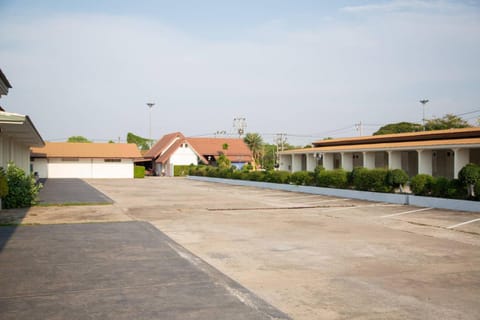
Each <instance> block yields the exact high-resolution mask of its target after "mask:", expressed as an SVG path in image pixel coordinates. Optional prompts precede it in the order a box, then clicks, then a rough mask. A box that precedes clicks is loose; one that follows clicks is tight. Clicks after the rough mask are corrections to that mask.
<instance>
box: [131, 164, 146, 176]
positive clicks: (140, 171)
mask: <svg viewBox="0 0 480 320" xmlns="http://www.w3.org/2000/svg"><path fill="white" fill-rule="evenodd" d="M133 177H134V178H135V179H143V178H145V167H144V166H135V167H133Z"/></svg>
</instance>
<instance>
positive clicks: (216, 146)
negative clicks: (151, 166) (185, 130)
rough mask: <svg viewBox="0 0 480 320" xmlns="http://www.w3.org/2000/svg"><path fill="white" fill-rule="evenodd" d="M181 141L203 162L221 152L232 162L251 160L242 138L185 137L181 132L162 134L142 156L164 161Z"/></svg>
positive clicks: (250, 154) (159, 161)
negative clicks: (224, 147)
mask: <svg viewBox="0 0 480 320" xmlns="http://www.w3.org/2000/svg"><path fill="white" fill-rule="evenodd" d="M182 143H186V144H188V145H189V147H190V148H191V149H192V150H193V152H195V153H196V154H197V156H198V157H199V158H200V160H201V161H202V162H204V163H208V160H207V156H213V157H218V156H219V155H220V154H222V153H223V154H224V155H225V156H227V158H228V159H229V160H230V161H232V162H251V161H253V157H252V152H251V151H250V149H249V148H248V146H247V145H246V144H245V142H243V140H242V139H234V138H185V136H184V135H183V134H182V133H181V132H174V133H169V134H166V135H164V136H163V137H162V138H161V139H160V140H159V141H158V142H157V143H156V144H155V145H154V146H153V147H152V149H150V150H149V151H148V152H147V153H146V154H145V155H144V157H145V158H150V159H154V160H155V162H157V163H165V162H167V161H168V159H170V157H171V156H172V155H173V153H174V152H175V151H176V150H177V149H178V148H179V147H180V145H181V144H182ZM225 144H227V145H228V148H227V149H226V150H224V149H223V146H224V145H225Z"/></svg>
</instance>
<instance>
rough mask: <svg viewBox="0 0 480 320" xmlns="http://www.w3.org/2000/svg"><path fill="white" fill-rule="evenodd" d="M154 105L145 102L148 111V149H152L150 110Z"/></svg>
mask: <svg viewBox="0 0 480 320" xmlns="http://www.w3.org/2000/svg"><path fill="white" fill-rule="evenodd" d="M154 105H155V103H153V102H147V106H148V108H149V110H150V113H149V117H148V122H149V127H148V144H149V145H150V148H152V108H153V106H154Z"/></svg>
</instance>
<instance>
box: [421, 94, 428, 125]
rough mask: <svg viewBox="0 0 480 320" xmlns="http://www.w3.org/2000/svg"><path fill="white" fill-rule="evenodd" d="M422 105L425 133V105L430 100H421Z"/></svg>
mask: <svg viewBox="0 0 480 320" xmlns="http://www.w3.org/2000/svg"><path fill="white" fill-rule="evenodd" d="M420 103H421V104H422V106H423V117H422V123H423V131H425V121H426V119H425V105H426V104H427V103H428V99H422V100H420Z"/></svg>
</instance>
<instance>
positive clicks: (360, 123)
mask: <svg viewBox="0 0 480 320" xmlns="http://www.w3.org/2000/svg"><path fill="white" fill-rule="evenodd" d="M355 130H357V131H358V133H359V134H360V137H361V136H363V125H362V121H360V122H359V123H355Z"/></svg>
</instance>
